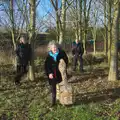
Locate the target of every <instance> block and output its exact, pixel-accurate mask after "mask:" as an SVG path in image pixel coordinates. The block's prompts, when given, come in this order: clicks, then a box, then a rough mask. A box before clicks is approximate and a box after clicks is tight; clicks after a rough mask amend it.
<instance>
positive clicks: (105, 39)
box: [104, 0, 107, 56]
mask: <svg viewBox="0 0 120 120" xmlns="http://www.w3.org/2000/svg"><path fill="white" fill-rule="evenodd" d="M106 5H107V4H106V0H105V1H104V26H105V37H104V53H105V55H106V56H107V20H106V19H107V11H106V10H107V9H106V8H107V7H106Z"/></svg>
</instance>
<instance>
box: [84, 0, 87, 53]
mask: <svg viewBox="0 0 120 120" xmlns="http://www.w3.org/2000/svg"><path fill="white" fill-rule="evenodd" d="M86 4H87V1H86V0H84V41H83V47H84V53H85V54H86V39H87V16H86V12H87V6H86Z"/></svg>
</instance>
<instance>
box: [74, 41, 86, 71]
mask: <svg viewBox="0 0 120 120" xmlns="http://www.w3.org/2000/svg"><path fill="white" fill-rule="evenodd" d="M83 53H84V48H83V43H82V42H80V41H79V40H76V41H74V42H73V43H72V55H73V70H74V71H75V70H76V65H77V62H78V61H79V62H80V72H83V71H84V70H83V58H82V55H83Z"/></svg>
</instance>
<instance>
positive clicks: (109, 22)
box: [108, 0, 112, 64]
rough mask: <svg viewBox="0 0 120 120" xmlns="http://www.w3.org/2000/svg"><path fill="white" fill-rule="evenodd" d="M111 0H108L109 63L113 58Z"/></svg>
mask: <svg viewBox="0 0 120 120" xmlns="http://www.w3.org/2000/svg"><path fill="white" fill-rule="evenodd" d="M111 4H112V2H111V0H108V63H109V64H110V59H111V41H112V20H111Z"/></svg>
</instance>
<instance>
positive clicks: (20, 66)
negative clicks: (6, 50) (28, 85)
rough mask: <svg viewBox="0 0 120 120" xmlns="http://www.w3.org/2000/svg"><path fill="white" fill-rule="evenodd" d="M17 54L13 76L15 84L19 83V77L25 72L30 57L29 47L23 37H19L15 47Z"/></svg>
mask: <svg viewBox="0 0 120 120" xmlns="http://www.w3.org/2000/svg"><path fill="white" fill-rule="evenodd" d="M16 55H17V71H16V72H17V74H16V76H15V84H16V85H19V84H20V80H21V77H22V76H23V75H24V74H26V73H27V71H28V70H27V67H28V63H29V61H30V59H31V47H30V44H28V43H27V42H26V41H25V38H24V37H20V40H19V43H18V45H17V48H16Z"/></svg>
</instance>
